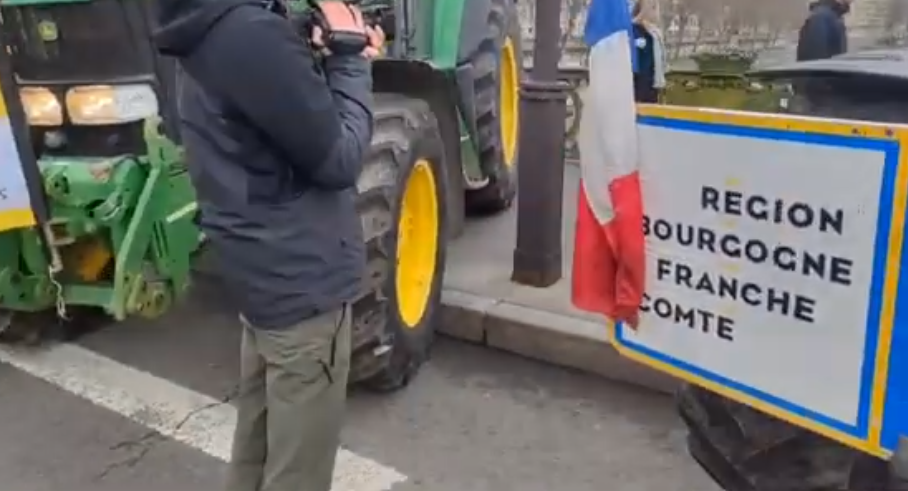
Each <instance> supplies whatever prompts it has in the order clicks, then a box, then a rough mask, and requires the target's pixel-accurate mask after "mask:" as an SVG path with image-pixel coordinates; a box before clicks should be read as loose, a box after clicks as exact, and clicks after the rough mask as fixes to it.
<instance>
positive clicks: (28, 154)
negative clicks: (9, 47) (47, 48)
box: [0, 49, 46, 232]
mask: <svg viewBox="0 0 908 491" xmlns="http://www.w3.org/2000/svg"><path fill="white" fill-rule="evenodd" d="M29 140H30V139H29V130H28V124H27V122H26V120H25V113H24V111H23V109H22V104H21V101H20V100H19V94H18V93H17V91H16V80H15V75H14V74H13V70H12V66H11V62H10V58H9V54H8V53H7V51H6V50H5V49H2V50H0V232H4V231H7V230H12V229H17V228H23V227H30V226H33V225H35V224H36V223H39V222H43V221H44V219H45V217H46V214H45V209H46V208H45V206H44V200H43V196H44V194H43V191H42V187H41V176H40V173H39V170H38V167H37V163H36V160H35V156H34V151H33V149H32V147H31V144H30V143H29Z"/></svg>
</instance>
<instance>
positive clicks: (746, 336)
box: [612, 107, 908, 456]
mask: <svg viewBox="0 0 908 491" xmlns="http://www.w3.org/2000/svg"><path fill="white" fill-rule="evenodd" d="M639 138H640V148H641V180H642V182H643V193H644V210H645V213H646V219H645V223H644V231H645V233H646V236H647V251H648V260H647V286H646V288H647V294H646V297H645V299H644V305H643V307H642V309H643V313H642V321H641V326H640V328H639V329H638V330H637V331H633V330H630V329H629V328H627V327H625V326H621V325H618V326H616V327H615V329H613V331H612V335H613V341H614V343H615V345H616V346H617V347H618V349H619V350H620V351H621V352H622V353H623V354H625V355H627V356H629V357H631V358H634V359H636V360H638V361H641V362H642V363H645V364H647V365H649V366H652V367H654V368H656V369H659V370H662V371H665V372H668V373H670V374H673V375H676V376H678V377H680V378H683V379H685V380H688V381H690V382H693V383H696V384H699V385H702V386H704V387H706V388H708V389H711V390H713V391H716V392H718V393H721V394H722V395H725V396H727V397H729V398H731V399H734V400H737V401H740V402H743V403H745V404H748V405H750V406H752V407H755V408H758V409H761V410H763V411H764V412H766V413H769V414H771V415H774V416H777V417H779V418H781V419H784V420H786V421H789V422H791V423H794V424H797V425H800V426H803V427H806V428H808V429H812V430H814V431H816V432H818V433H821V434H823V435H826V436H828V437H831V438H834V439H836V440H838V441H841V442H843V443H845V444H848V445H851V446H853V447H855V448H859V449H862V450H865V451H867V452H869V453H873V454H876V455H881V456H885V455H888V453H889V452H891V451H892V450H893V449H894V447H895V444H896V440H897V438H898V435H899V434H900V433H902V434H908V317H906V314H908V293H905V292H908V284H906V285H905V288H902V289H900V288H899V286H900V284H901V283H902V282H903V281H908V279H906V278H903V277H902V276H901V273H900V271H901V269H900V260H901V256H902V250H903V232H904V225H905V200H906V194H908V163H906V158H908V126H905V127H902V126H899V127H891V126H890V127H887V126H883V125H874V124H857V123H852V122H833V121H826V120H816V119H807V118H800V117H789V116H781V115H780V116H767V115H753V114H744V113H734V112H728V111H717V110H704V109H682V108H673V107H647V108H644V109H642V110H641V117H640V121H639ZM900 290H901V291H902V292H903V293H904V295H903V297H904V298H905V300H904V301H901V303H900V300H899V295H898V292H899V291H900ZM899 307H902V308H899ZM899 350H901V352H902V357H901V359H902V360H903V361H900V360H899V357H898V356H893V354H897V353H899Z"/></svg>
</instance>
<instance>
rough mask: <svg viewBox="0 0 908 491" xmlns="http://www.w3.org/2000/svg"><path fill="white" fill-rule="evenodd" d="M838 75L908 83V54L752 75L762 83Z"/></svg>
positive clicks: (861, 56) (867, 55)
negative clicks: (881, 78) (762, 80)
mask: <svg viewBox="0 0 908 491" xmlns="http://www.w3.org/2000/svg"><path fill="white" fill-rule="evenodd" d="M835 75H864V76H870V77H885V78H892V79H899V80H904V81H905V83H908V50H905V49H886V50H873V51H863V52H860V53H848V54H844V55H840V56H836V57H834V58H829V59H826V60H813V61H800V62H792V63H787V64H783V65H777V66H772V67H768V68H763V69H758V70H754V71H751V72H750V76H752V77H755V78H760V79H796V78H805V77H823V76H835Z"/></svg>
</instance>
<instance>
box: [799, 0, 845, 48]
mask: <svg viewBox="0 0 908 491" xmlns="http://www.w3.org/2000/svg"><path fill="white" fill-rule="evenodd" d="M847 11H848V7H847V6H846V5H843V4H842V3H840V2H838V1H836V0H819V1H818V2H815V3H814V4H813V5H812V6H811V9H810V15H808V17H807V20H806V21H805V22H804V25H803V26H802V27H801V31H800V33H799V35H798V54H797V56H798V61H809V60H822V59H826V58H832V57H833V56H836V55H840V54H842V53H844V52H845V51H847V50H848V34H847V30H846V29H845V21H844V19H843V16H844V15H845V14H846V13H847Z"/></svg>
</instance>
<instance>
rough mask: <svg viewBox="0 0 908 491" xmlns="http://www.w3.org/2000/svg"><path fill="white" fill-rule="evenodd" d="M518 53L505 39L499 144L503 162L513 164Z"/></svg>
mask: <svg viewBox="0 0 908 491" xmlns="http://www.w3.org/2000/svg"><path fill="white" fill-rule="evenodd" d="M517 56H518V53H517V51H516V50H515V49H514V42H513V41H512V40H511V38H507V39H505V42H504V47H503V48H502V49H501V75H500V77H499V79H500V83H501V85H500V87H499V94H500V101H501V118H500V119H501V145H502V147H503V151H504V163H505V165H507V166H508V167H510V166H512V165H514V161H515V160H516V158H517V128H518V125H519V124H520V65H519V64H518V63H517Z"/></svg>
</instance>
